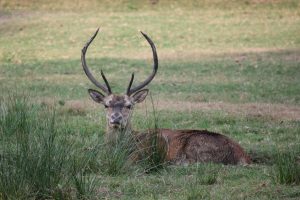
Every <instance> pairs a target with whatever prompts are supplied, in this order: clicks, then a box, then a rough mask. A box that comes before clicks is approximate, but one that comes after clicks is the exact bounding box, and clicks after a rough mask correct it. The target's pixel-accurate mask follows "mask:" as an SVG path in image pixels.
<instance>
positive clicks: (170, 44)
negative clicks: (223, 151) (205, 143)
mask: <svg viewBox="0 0 300 200" xmlns="http://www.w3.org/2000/svg"><path fill="white" fill-rule="evenodd" d="M98 27H100V34H99V35H98V37H97V38H96V39H95V41H94V43H93V44H92V45H91V46H90V49H89V51H88V53H87V62H88V64H89V66H90V67H91V68H92V69H93V72H94V73H95V74H98V77H100V69H103V70H104V72H105V73H106V75H107V77H108V79H109V81H110V83H111V85H112V87H113V91H115V92H117V93H122V92H123V91H125V89H126V88H125V87H124V85H127V84H128V81H129V78H130V75H131V73H132V72H135V75H136V80H135V81H136V82H135V83H138V82H140V81H142V80H144V79H145V77H147V75H148V74H149V73H151V70H152V68H151V66H152V57H151V56H152V53H151V49H150V47H149V46H148V44H147V42H146V41H145V40H144V38H143V37H142V35H141V34H140V33H139V30H142V31H144V32H145V33H147V34H148V35H149V36H150V37H151V38H152V40H153V41H154V42H155V44H156V47H157V50H158V56H159V61H160V65H159V70H158V74H157V76H156V77H155V79H154V80H153V82H152V83H151V84H150V86H149V89H150V90H151V95H152V98H153V103H154V105H155V110H156V112H157V116H158V125H159V127H163V128H172V129H186V128H189V129H207V130H211V131H215V132H220V133H223V134H224V135H227V136H229V137H230V138H232V139H234V140H235V141H238V142H239V143H240V144H241V145H242V146H243V147H244V148H245V150H246V151H247V152H248V153H249V154H250V156H251V157H252V159H253V161H254V163H253V164H252V165H250V166H246V167H243V166H226V165H216V164H198V165H197V164H195V165H191V166H188V167H179V166H165V167H164V168H162V169H161V170H159V171H158V172H151V173H146V172H145V166H144V165H130V166H128V165H127V163H126V162H125V163H123V162H122V161H120V158H119V157H118V156H119V155H120V149H122V148H120V147H118V148H119V149H116V150H115V151H114V154H113V156H112V157H113V158H107V157H105V156H108V155H107V154H105V151H104V150H103V149H104V147H103V145H102V144H103V135H104V133H105V126H106V124H105V118H104V116H105V115H104V109H103V108H102V107H101V106H99V105H96V104H95V103H93V102H92V100H91V99H90V97H89V96H88V93H87V89H88V88H93V87H94V86H93V85H92V84H91V83H90V82H89V80H88V79H87V77H86V76H85V75H84V73H83V70H82V67H81V61H80V51H81V48H82V47H83V45H84V44H85V42H86V41H87V40H88V39H89V37H90V36H91V35H92V34H93V33H94V31H95V30H96V29H97V28H98ZM299 33H300V3H299V2H298V1H297V0H287V1H283V0H240V1H238V0H236V1H227V0H223V1H221V0H212V1H208V0H207V1H206V0H203V1H192V0H189V1H180V0H179V1H168V0H161V1H158V2H157V1H155V0H153V1H137V0H126V1H125V0H124V1H114V2H113V3H112V2H110V1H106V0H102V1H101V0H98V1H97V0H94V1H89V2H82V1H79V0H78V1H69V0H65V1H62V0H59V1H50V0H46V1H42V2H40V1H33V0H32V1H29V0H25V1H21V2H20V1H8V0H1V1H0V94H1V97H0V103H1V105H0V106H1V113H0V125H1V128H0V135H1V138H0V140H1V141H0V142H1V145H0V176H1V182H0V199H30V198H31V199H38V198H40V199H79V198H81V199H99V198H103V199H120V198H121V199H299V198H300V192H299V191H300V186H299V184H300V167H299V162H300V157H299V156H300V87H299V86H300V34H299ZM24 96H25V97H26V98H24ZM151 104H152V102H151V101H150V98H148V99H147V101H146V102H145V103H143V104H141V105H139V106H137V108H136V110H135V113H134V116H133V124H134V128H135V129H137V130H142V129H147V128H149V127H151V126H153V115H152V105H151ZM145 118H147V119H148V121H149V123H147V125H145V123H144V122H145ZM22 152H23V153H22ZM106 153H107V152H106ZM109 155H110V154H109ZM114 156H115V157H114ZM113 161H114V162H113ZM114 164H120V165H114ZM110 169H111V170H110ZM292 169H293V170H292ZM289 171H291V172H290V174H289ZM293 177H294V178H293Z"/></svg>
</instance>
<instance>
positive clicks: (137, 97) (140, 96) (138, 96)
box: [132, 89, 149, 103]
mask: <svg viewBox="0 0 300 200" xmlns="http://www.w3.org/2000/svg"><path fill="white" fill-rule="evenodd" d="M148 92H149V90H148V89H143V90H140V91H138V92H136V93H134V94H133V95H132V98H133V101H134V103H141V102H142V101H144V99H145V98H146V96H147V95H148Z"/></svg>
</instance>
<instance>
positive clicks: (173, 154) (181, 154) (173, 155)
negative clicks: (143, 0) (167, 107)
mask: <svg viewBox="0 0 300 200" xmlns="http://www.w3.org/2000/svg"><path fill="white" fill-rule="evenodd" d="M98 31H99V29H98V30H97V31H96V32H95V34H94V35H93V36H92V37H91V39H90V40H89V41H88V42H87V43H86V45H85V46H84V47H83V49H82V54H81V61H82V66H83V70H84V72H85V74H86V75H87V77H88V78H89V79H90V81H91V82H92V83H94V84H95V85H96V86H97V87H98V88H100V89H101V90H102V91H103V93H105V94H103V93H102V92H99V91H96V90H93V89H89V90H88V92H89V94H90V96H91V97H92V99H93V100H94V101H95V102H97V103H100V104H102V105H104V106H105V108H106V118H107V133H106V137H107V138H113V137H115V136H116V134H120V132H121V131H120V130H127V132H129V133H134V131H132V130H131V123H130V118H131V112H132V110H133V108H134V105H135V104H137V103H140V102H142V101H143V100H144V99H145V98H146V96H147V94H148V91H149V90H148V89H143V88H144V87H145V86H146V85H148V84H149V83H150V82H151V81H152V79H153V78H154V76H155V75H156V72H157V69H158V58H157V53H156V48H155V45H154V43H153V42H152V40H151V39H150V38H149V37H148V36H147V35H146V34H144V33H143V32H141V33H142V35H143V36H144V37H145V39H146V40H147V41H148V43H149V44H150V46H151V48H152V52H153V60H154V66H153V71H152V74H151V75H150V76H149V77H148V78H147V79H146V80H145V81H144V82H142V83H141V84H139V85H137V86H135V87H132V83H133V80H134V74H132V76H131V80H130V82H129V85H128V87H127V91H126V94H123V95H118V94H114V93H112V90H111V88H110V85H109V83H108V81H107V79H106V77H105V75H104V73H103V71H102V70H101V76H102V78H103V80H104V83H105V85H104V84H101V83H100V82H98V81H97V80H96V79H95V78H94V76H93V75H92V73H91V72H90V70H89V68H88V67H87V64H86V60H85V55H86V51H87V49H88V47H89V45H90V44H91V43H92V41H93V40H94V38H95V37H96V35H97V33H98ZM149 132H151V131H146V132H145V133H140V134H137V136H134V137H136V138H137V140H139V141H142V143H143V144H149V142H147V140H149V137H148V136H149V135H148V134H150V133H149ZM152 132H153V131H152ZM154 132H155V134H157V137H158V138H159V141H160V142H159V144H160V145H162V146H163V148H164V149H165V151H166V156H165V161H167V162H170V163H174V164H189V163H194V162H214V163H223V164H249V163H250V162H251V160H250V158H249V156H248V155H247V154H246V153H245V152H244V150H243V149H242V147H241V146H240V145H239V144H237V143H236V142H234V141H233V140H231V139H229V138H228V137H226V136H224V135H221V134H219V133H213V132H209V131H206V130H171V129H157V130H155V131H154Z"/></svg>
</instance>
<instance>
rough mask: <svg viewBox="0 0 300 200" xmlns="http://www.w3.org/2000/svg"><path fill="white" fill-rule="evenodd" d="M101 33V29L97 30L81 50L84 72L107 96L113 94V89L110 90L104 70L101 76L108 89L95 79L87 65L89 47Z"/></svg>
mask: <svg viewBox="0 0 300 200" xmlns="http://www.w3.org/2000/svg"><path fill="white" fill-rule="evenodd" d="M98 32H99V28H98V29H97V31H96V32H95V33H94V35H93V36H92V37H91V39H90V40H89V41H88V42H87V43H86V44H85V45H84V47H83V48H82V50H81V63H82V67H83V70H84V72H85V74H86V76H87V77H88V78H89V79H90V81H91V82H92V83H94V84H95V85H96V86H97V87H99V88H100V89H101V90H103V91H104V92H105V93H106V94H108V95H109V94H111V89H110V86H109V84H108V82H107V79H106V77H105V76H104V74H103V72H102V70H101V76H102V78H103V80H104V82H105V84H106V87H105V86H103V85H102V84H101V83H99V82H98V81H97V80H96V79H95V78H94V76H93V75H92V73H91V72H90V70H89V68H88V67H87V64H86V61H85V54H86V51H87V49H88V47H89V45H90V44H91V43H92V42H93V40H94V39H95V37H96V36H97V34H98Z"/></svg>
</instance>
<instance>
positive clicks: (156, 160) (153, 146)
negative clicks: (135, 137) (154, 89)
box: [137, 94, 168, 173]
mask: <svg viewBox="0 0 300 200" xmlns="http://www.w3.org/2000/svg"><path fill="white" fill-rule="evenodd" d="M150 100H151V105H152V112H151V114H152V116H153V118H152V117H149V115H148V112H147V116H148V118H149V119H148V120H146V122H147V125H146V126H147V127H146V128H147V131H145V132H144V133H142V134H140V140H139V141H138V146H139V149H138V150H137V151H138V152H137V153H138V154H139V157H141V158H142V160H141V162H140V163H141V164H142V166H143V168H144V171H145V172H146V173H151V172H158V171H160V170H162V169H164V168H165V166H166V162H165V159H166V155H167V148H168V143H167V140H166V139H165V138H163V137H162V135H161V134H160V132H159V119H158V117H157V113H156V110H155V106H154V102H153V98H152V95H151V94H150ZM143 140H144V141H143ZM145 141H146V142H145Z"/></svg>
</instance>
